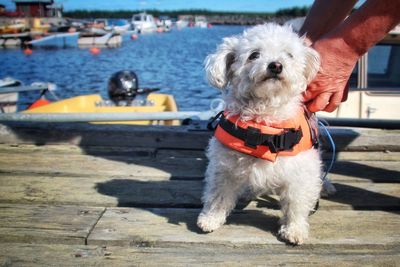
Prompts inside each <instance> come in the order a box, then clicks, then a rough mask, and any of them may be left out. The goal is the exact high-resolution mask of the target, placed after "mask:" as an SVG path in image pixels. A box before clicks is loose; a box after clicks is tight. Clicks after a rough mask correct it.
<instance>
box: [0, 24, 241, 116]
mask: <svg viewBox="0 0 400 267" xmlns="http://www.w3.org/2000/svg"><path fill="white" fill-rule="evenodd" d="M243 30H244V27H241V26H214V27H212V28H210V29H198V28H187V29H183V30H176V29H174V30H172V31H171V32H170V33H163V34H158V33H155V34H148V35H140V36H139V38H138V39H137V40H135V41H133V40H130V39H129V36H127V37H125V38H124V42H123V43H122V46H121V47H118V48H103V49H102V50H101V53H100V54H99V55H92V54H91V53H90V52H89V50H88V49H81V48H78V47H68V48H64V49H63V48H57V49H55V48H53V49H45V48H37V49H34V50H33V54H32V55H30V56H27V55H24V54H23V53H22V50H21V49H0V62H1V64H0V78H3V77H6V76H10V77H13V78H15V79H18V80H21V81H22V82H24V83H25V84H30V83H33V82H51V83H55V84H56V85H57V91H56V93H57V95H58V96H59V97H61V98H68V97H72V96H77V95H83V94H94V93H98V94H101V95H102V96H103V98H107V81H108V78H109V77H110V76H111V75H112V74H113V73H114V72H116V71H119V70H123V69H127V70H133V71H135V72H136V73H137V75H138V77H139V84H140V87H158V88H161V92H162V93H168V94H172V95H174V97H175V99H176V101H177V103H178V106H179V109H180V110H205V109H208V108H209V105H210V100H212V99H213V98H216V97H218V96H219V92H218V90H217V89H214V88H212V87H210V86H209V85H208V84H207V82H206V81H205V75H204V70H203V61H204V58H205V57H206V56H207V54H209V53H211V52H213V51H214V50H215V48H216V46H217V44H219V43H220V42H221V40H222V38H223V37H225V36H230V35H234V34H238V33H240V32H242V31H243ZM37 95H38V94H37V93H32V92H30V93H23V94H22V95H21V96H20V100H21V103H22V105H20V107H22V108H23V107H24V106H26V105H27V104H28V103H30V102H32V101H33V100H34V99H35V98H36V97H37Z"/></svg>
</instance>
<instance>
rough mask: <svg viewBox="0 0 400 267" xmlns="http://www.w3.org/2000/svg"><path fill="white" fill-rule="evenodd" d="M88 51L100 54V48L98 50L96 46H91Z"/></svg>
mask: <svg viewBox="0 0 400 267" xmlns="http://www.w3.org/2000/svg"><path fill="white" fill-rule="evenodd" d="M89 51H90V53H92V54H93V55H98V54H100V52H101V50H100V48H97V47H92V48H90V50H89Z"/></svg>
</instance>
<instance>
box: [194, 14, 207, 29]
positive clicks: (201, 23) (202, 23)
mask: <svg viewBox="0 0 400 267" xmlns="http://www.w3.org/2000/svg"><path fill="white" fill-rule="evenodd" d="M194 26H195V27H199V28H207V27H208V22H207V19H206V17H204V16H196V17H195V18H194Z"/></svg>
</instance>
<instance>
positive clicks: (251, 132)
mask: <svg viewBox="0 0 400 267" xmlns="http://www.w3.org/2000/svg"><path fill="white" fill-rule="evenodd" d="M218 125H219V126H220V127H221V128H222V129H223V130H225V131H226V132H228V133H229V134H230V135H232V136H234V137H236V138H238V139H240V140H243V141H244V144H245V146H247V147H250V148H253V149H255V148H257V146H259V145H263V146H268V147H269V149H270V151H271V152H272V153H277V152H279V151H288V150H291V149H292V148H293V147H294V146H295V145H296V144H298V143H299V142H300V140H301V138H302V137H303V132H302V130H301V128H300V129H298V130H296V129H293V128H290V129H284V130H285V132H284V133H282V134H280V135H273V134H263V133H261V131H260V129H257V128H254V127H247V129H243V128H241V127H238V126H237V125H236V124H234V123H232V122H231V121H229V120H227V119H226V118H225V116H224V115H223V114H222V116H221V119H220V121H219V124H218Z"/></svg>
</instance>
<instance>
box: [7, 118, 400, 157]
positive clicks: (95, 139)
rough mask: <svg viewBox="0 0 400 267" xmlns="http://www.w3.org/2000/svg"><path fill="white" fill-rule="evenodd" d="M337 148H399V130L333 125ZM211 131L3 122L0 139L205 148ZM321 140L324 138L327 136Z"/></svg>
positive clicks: (29, 141)
mask: <svg viewBox="0 0 400 267" xmlns="http://www.w3.org/2000/svg"><path fill="white" fill-rule="evenodd" d="M330 132H331V134H332V136H333V138H334V140H335V142H336V147H337V148H338V150H351V151H366V150H367V151H385V150H390V151H400V131H399V130H379V129H359V128H330ZM210 136H211V132H208V131H189V130H188V128H187V127H184V126H181V127H166V126H161V127H160V126H158V127H157V126H152V127H150V126H146V127H141V126H131V125H93V124H84V123H13V122H8V123H1V124H0V143H7V144H10V143H11V144H19V143H22V144H40V145H44V144H74V145H80V146H98V145H100V146H121V147H156V148H185V149H204V148H205V147H206V146H207V143H208V140H209V138H210ZM322 142H325V141H324V140H323V141H322Z"/></svg>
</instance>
